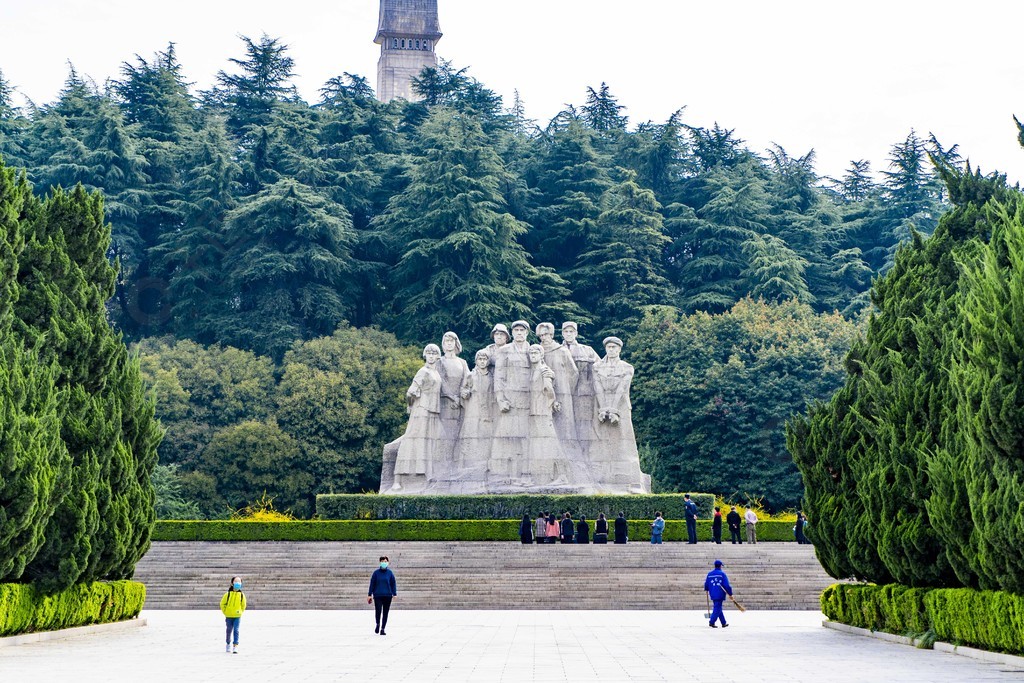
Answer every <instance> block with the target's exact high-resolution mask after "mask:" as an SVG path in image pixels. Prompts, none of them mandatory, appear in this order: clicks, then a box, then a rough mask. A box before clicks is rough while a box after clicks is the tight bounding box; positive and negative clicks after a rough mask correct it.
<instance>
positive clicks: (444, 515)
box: [316, 493, 715, 520]
mask: <svg viewBox="0 0 1024 683" xmlns="http://www.w3.org/2000/svg"><path fill="white" fill-rule="evenodd" d="M690 497H691V498H692V499H693V502H695V503H696V504H697V509H698V511H699V512H700V516H701V517H705V518H708V517H711V513H712V511H713V510H714V506H715V497H714V496H713V495H711V494H710V493H691V494H690ZM524 512H525V513H527V514H528V515H530V517H531V518H532V517H536V516H537V514H538V513H540V512H554V513H555V514H556V515H561V514H562V513H564V512H571V513H572V516H573V517H576V516H578V515H585V516H586V518H587V519H594V518H596V517H597V513H599V512H603V513H604V514H605V515H607V516H608V517H609V519H610V518H612V517H615V516H617V515H618V514H619V513H620V512H624V513H626V518H627V519H653V518H654V513H655V512H660V513H661V514H662V515H664V517H665V519H686V515H685V514H684V512H683V494H681V493H655V494H650V495H631V496H628V495H624V496H601V495H592V496H589V495H565V496H554V495H550V496H549V495H544V494H535V493H530V494H522V495H514V496H497V495H494V496H490V495H484V496H391V495H388V496H382V495H378V494H375V493H361V494H360V493H356V494H333V493H332V494H320V495H318V496H317V497H316V513H317V515H318V516H319V517H320V519H453V520H454V519H520V518H522V516H523V513H524Z"/></svg>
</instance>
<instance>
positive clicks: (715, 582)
mask: <svg viewBox="0 0 1024 683" xmlns="http://www.w3.org/2000/svg"><path fill="white" fill-rule="evenodd" d="M704 592H705V593H707V594H708V596H709V597H710V598H711V602H712V603H714V605H715V607H714V609H713V610H711V623H710V624H709V626H711V628H717V626H716V625H715V622H716V621H718V620H721V622H722V628H725V627H726V626H728V625H729V624H727V623H725V612H723V611H722V603H723V602H725V596H726V595H729V596H732V586H730V585H729V577H728V576H726V575H725V572H724V571H722V561H721V560H715V568H714V569H712V570H711V571H709V572H708V576H707V578H706V579H704Z"/></svg>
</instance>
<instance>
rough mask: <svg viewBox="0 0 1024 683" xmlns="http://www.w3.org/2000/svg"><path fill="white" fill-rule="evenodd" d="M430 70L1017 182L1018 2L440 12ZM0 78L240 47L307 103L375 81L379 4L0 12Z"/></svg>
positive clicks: (186, 57)
mask: <svg viewBox="0 0 1024 683" xmlns="http://www.w3.org/2000/svg"><path fill="white" fill-rule="evenodd" d="M438 4H439V6H440V20H441V29H442V31H443V32H444V38H443V39H442V40H441V41H440V42H439V44H438V53H439V54H440V56H442V57H444V58H446V59H449V60H451V61H452V62H454V64H455V65H456V66H459V67H462V66H468V67H469V68H470V73H471V74H472V75H474V76H476V77H477V78H478V79H480V80H481V81H482V82H483V83H484V84H485V85H487V86H488V87H490V88H492V89H493V90H496V91H497V92H498V93H500V94H501V95H503V96H505V99H506V104H508V103H510V102H511V96H512V91H513V89H518V90H519V92H520V94H521V96H522V98H523V100H524V101H525V103H526V107H527V113H528V115H529V116H530V117H532V118H535V119H537V120H539V121H541V122H546V121H547V120H548V119H550V118H551V117H552V116H553V115H554V114H556V113H557V112H558V111H559V110H560V109H561V108H562V106H563V105H564V104H565V103H566V102H571V103H574V104H580V103H582V102H583V101H584V98H585V89H586V87H587V86H588V85H592V86H595V87H596V86H598V85H599V84H600V83H601V81H606V82H607V83H608V84H609V86H610V87H611V89H612V92H613V93H614V94H615V95H616V96H617V97H618V98H619V100H620V103H621V104H624V105H625V106H626V107H627V112H626V113H627V114H628V115H629V116H630V120H631V122H633V123H637V122H640V121H645V120H654V121H664V120H665V119H666V118H667V117H668V116H669V115H670V114H671V113H672V112H673V111H675V110H676V109H678V108H680V107H682V106H686V112H685V115H684V119H683V120H684V122H685V123H688V124H690V125H697V126H710V125H712V124H713V123H714V122H716V121H717V122H718V123H719V124H721V125H723V126H725V127H728V128H734V129H735V130H736V135H738V136H739V137H740V138H743V139H744V140H746V141H747V142H748V143H749V145H750V146H751V147H752V148H753V149H755V150H758V151H762V150H763V149H764V148H766V147H768V146H769V145H770V144H771V143H778V144H780V145H782V146H783V147H784V148H785V149H786V151H787V152H789V153H790V154H791V155H794V156H796V155H802V154H805V153H806V152H807V151H809V150H811V149H814V150H816V152H817V159H818V170H819V173H820V174H822V175H833V176H835V175H839V174H841V173H842V171H843V169H845V168H846V167H847V165H848V162H849V161H850V160H851V159H868V160H870V161H871V162H872V168H874V169H875V170H876V171H877V170H880V169H881V168H883V167H884V166H885V160H886V156H887V151H888V149H889V147H890V146H891V145H892V144H893V143H894V142H897V141H899V140H902V139H904V138H905V137H906V135H907V133H908V132H909V131H910V129H911V128H913V129H915V130H917V131H918V133H920V134H921V135H922V136H927V135H928V134H929V133H934V134H935V135H936V136H937V137H938V139H939V140H940V141H941V142H942V143H943V144H944V145H945V146H950V145H952V144H959V145H960V151H961V153H962V154H963V155H964V156H967V157H969V158H970V159H971V161H972V163H973V164H975V165H980V166H981V168H982V169H983V170H985V171H990V170H994V169H997V170H1000V171H1003V172H1005V173H1007V174H1008V175H1009V177H1010V180H1011V181H1012V182H1016V181H1024V150H1022V149H1021V148H1020V147H1019V146H1018V144H1017V142H1016V127H1015V126H1014V123H1013V118H1012V116H1013V115H1014V114H1016V115H1017V116H1018V118H1024V54H1022V51H1021V48H1020V45H1021V40H1022V39H1021V26H1022V25H1024V21H1022V20H1024V2H1016V1H1014V0H1000V1H998V2H997V1H994V0H976V1H975V2H973V3H967V2H965V1H963V0H959V1H957V2H949V1H947V0H931V1H918V0H885V1H879V0H860V1H859V2H837V1H835V0H832V1H829V0H814V1H810V0H782V1H781V2H764V1H763V0H762V1H760V2H757V1H754V0H733V1H731V2H724V1H720V0H719V1H715V0H704V1H703V2H693V1H691V0H646V1H645V0H633V2H624V1H623V0H509V1H508V2H497V1H495V0H439V3H438ZM0 5H2V6H0V71H2V72H3V73H4V75H5V77H6V78H7V79H8V80H9V81H10V82H11V83H12V84H13V85H14V86H16V87H17V88H18V89H19V91H20V92H21V93H22V94H23V95H25V96H26V97H29V98H31V99H32V100H34V101H35V102H36V103H39V104H43V103H48V102H50V101H51V100H52V99H53V98H54V96H55V95H56V93H57V91H58V90H59V89H60V87H61V85H62V83H63V82H64V79H65V77H66V75H67V65H66V64H67V62H68V61H69V60H70V61H71V62H72V63H74V65H75V66H76V68H77V69H78V70H79V72H80V73H82V74H84V75H87V76H89V77H92V78H93V79H95V80H97V81H99V82H102V81H104V80H105V79H107V78H110V77H113V76H117V74H118V71H119V67H120V64H121V62H123V61H126V60H131V59H132V58H133V55H134V54H140V55H142V56H144V57H149V56H150V55H151V54H152V53H153V52H155V51H157V50H160V49H163V48H164V47H166V45H167V43H168V42H171V41H173V42H174V43H176V44H177V49H178V55H179V58H180V60H181V62H182V64H183V66H184V69H185V74H186V76H187V77H188V79H189V80H190V81H193V82H194V83H195V86H196V87H197V88H203V87H208V86H209V85H210V83H211V81H212V80H213V77H214V75H215V74H216V72H217V71H218V70H220V69H228V70H230V66H231V65H230V64H228V63H227V59H228V58H229V57H240V56H242V44H241V42H240V41H239V40H238V38H237V36H238V34H244V35H249V36H252V37H257V38H258V37H259V36H260V34H262V33H264V32H265V33H267V34H269V35H270V36H274V37H280V38H282V39H283V41H284V42H285V43H286V44H288V45H289V46H291V54H292V56H293V58H294V59H295V62H296V71H297V74H298V76H297V77H296V79H295V82H296V84H297V85H298V87H299V90H300V92H301V93H302V95H303V96H304V97H305V98H306V99H308V100H310V101H315V100H316V98H317V89H318V88H319V87H320V86H321V85H322V84H323V82H324V81H326V80H327V79H328V78H330V77H331V76H334V75H337V74H340V73H341V72H342V71H349V72H353V73H358V74H361V75H364V76H366V77H367V78H369V80H370V82H371V83H374V84H375V83H376V65H377V58H378V56H379V52H378V50H379V48H378V47H377V46H376V45H374V44H373V42H372V40H373V36H374V33H375V30H376V24H377V12H378V2H377V0H334V1H333V2H328V1H326V0H288V1H287V2H281V1H280V0H248V1H247V2H233V1H230V0H222V1H218V0H177V1H175V2H168V1H166V0H165V1H162V2H150V1H149V0H92V1H91V2H88V3H85V2H81V1H80V0H74V1H73V0H37V2H35V3H29V2H15V1H14V0H0Z"/></svg>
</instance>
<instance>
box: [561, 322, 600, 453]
mask: <svg viewBox="0 0 1024 683" xmlns="http://www.w3.org/2000/svg"><path fill="white" fill-rule="evenodd" d="M577 334H578V329H577V327H576V323H574V322H564V323H562V346H564V347H565V348H566V349H568V350H569V354H570V355H571V356H572V359H573V360H574V361H575V362H576V370H577V371H578V373H579V376H578V378H577V380H576V386H575V387H573V391H572V403H573V417H574V418H575V420H576V438H577V439H578V440H579V444H580V448H581V449H582V450H583V456H584V457H585V458H588V457H589V453H590V446H591V444H592V443H593V441H594V440H595V439H596V438H597V432H596V431H595V429H594V363H596V362H597V360H598V355H597V352H596V351H594V349H593V348H591V347H589V346H587V345H586V344H580V343H579V342H578V341H577V339H576V338H577Z"/></svg>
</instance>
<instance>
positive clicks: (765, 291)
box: [742, 235, 814, 303]
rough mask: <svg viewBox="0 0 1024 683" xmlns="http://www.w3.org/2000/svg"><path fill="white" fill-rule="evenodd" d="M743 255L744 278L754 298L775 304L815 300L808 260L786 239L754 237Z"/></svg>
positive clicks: (746, 243)
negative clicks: (809, 285) (808, 276)
mask: <svg viewBox="0 0 1024 683" xmlns="http://www.w3.org/2000/svg"><path fill="white" fill-rule="evenodd" d="M743 254H744V256H746V258H747V268H746V269H745V270H744V271H743V274H742V277H743V278H744V279H745V280H746V282H747V291H748V292H749V293H750V296H753V297H756V298H761V299H764V300H765V301H770V302H775V303H781V302H783V301H786V300H788V299H796V300H797V301H799V302H801V303H810V302H812V301H814V297H813V296H811V293H810V291H808V289H807V282H806V281H805V279H804V272H805V271H806V270H807V261H806V260H804V259H803V258H801V257H800V255H799V254H797V253H796V252H795V251H793V250H792V249H790V248H789V247H788V246H787V245H786V243H785V242H784V241H783V240H781V239H779V238H778V237H774V236H772V235H753V236H752V237H751V238H750V239H748V240H747V241H746V242H744V243H743Z"/></svg>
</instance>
